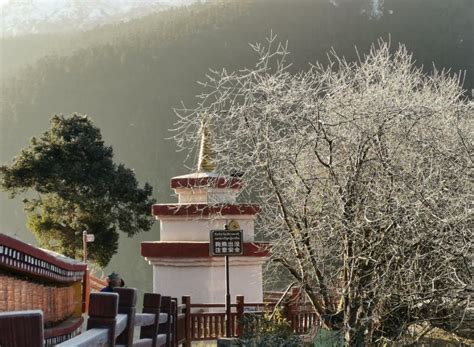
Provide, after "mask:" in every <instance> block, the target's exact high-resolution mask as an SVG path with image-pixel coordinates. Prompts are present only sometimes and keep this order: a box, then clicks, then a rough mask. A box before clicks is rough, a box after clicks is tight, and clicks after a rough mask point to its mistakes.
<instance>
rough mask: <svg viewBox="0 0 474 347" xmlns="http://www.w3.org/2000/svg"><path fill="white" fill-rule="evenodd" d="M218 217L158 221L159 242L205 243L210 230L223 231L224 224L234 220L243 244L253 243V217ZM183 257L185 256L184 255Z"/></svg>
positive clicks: (175, 218)
mask: <svg viewBox="0 0 474 347" xmlns="http://www.w3.org/2000/svg"><path fill="white" fill-rule="evenodd" d="M235 217H236V216H219V217H213V218H208V219H202V217H199V219H198V218H195V219H192V218H183V217H181V216H180V217H169V218H166V219H165V218H162V219H161V220H160V241H191V242H192V241H206V242H209V233H210V230H223V229H224V226H225V225H226V223H228V222H230V221H231V220H236V221H237V222H238V223H239V225H240V229H242V230H243V239H244V242H252V241H254V219H255V217H254V216H238V217H237V218H235ZM184 255H185V254H184Z"/></svg>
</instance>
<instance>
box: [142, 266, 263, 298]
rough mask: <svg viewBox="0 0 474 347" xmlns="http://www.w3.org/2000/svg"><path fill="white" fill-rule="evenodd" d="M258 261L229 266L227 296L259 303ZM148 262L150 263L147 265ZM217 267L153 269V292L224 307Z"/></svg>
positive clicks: (222, 281) (222, 280)
mask: <svg viewBox="0 0 474 347" xmlns="http://www.w3.org/2000/svg"><path fill="white" fill-rule="evenodd" d="M262 261H263V259H258V260H257V261H255V262H254V264H245V265H232V262H231V266H230V294H231V300H232V302H234V301H235V296H236V295H244V297H245V301H247V302H262V301H263V293H262V288H263V283H262ZM151 262H152V261H151ZM220 263H221V264H220V265H212V266H210V265H207V266H167V265H155V264H154V265H153V292H155V293H160V294H162V295H170V296H174V297H177V298H179V299H180V298H181V296H183V295H190V296H191V302H195V303H224V300H225V271H224V265H223V261H222V262H220Z"/></svg>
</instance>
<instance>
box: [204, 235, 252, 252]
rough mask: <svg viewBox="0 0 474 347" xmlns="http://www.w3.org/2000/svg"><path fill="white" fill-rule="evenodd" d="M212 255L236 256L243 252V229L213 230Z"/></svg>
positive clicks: (211, 238) (211, 236) (211, 237)
mask: <svg viewBox="0 0 474 347" xmlns="http://www.w3.org/2000/svg"><path fill="white" fill-rule="evenodd" d="M210 240H211V242H210V244H209V246H210V253H211V256H225V255H228V256H236V255H242V254H243V244H244V243H243V238H242V230H211V235H210Z"/></svg>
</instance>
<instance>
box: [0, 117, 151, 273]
mask: <svg viewBox="0 0 474 347" xmlns="http://www.w3.org/2000/svg"><path fill="white" fill-rule="evenodd" d="M0 187H1V188H2V189H3V190H5V191H8V192H10V194H11V197H14V196H15V195H17V194H18V193H21V192H26V191H29V190H33V191H36V193H37V194H38V195H37V196H36V197H34V198H27V199H24V203H25V210H26V211H27V214H28V227H29V228H30V229H31V231H32V232H33V233H34V234H35V235H36V236H37V238H38V241H39V244H40V246H42V247H45V248H48V249H51V250H54V251H57V252H60V253H63V254H65V255H67V256H69V257H73V258H78V257H80V255H81V252H82V231H83V230H87V231H88V232H89V233H92V234H94V235H95V242H94V243H92V244H91V245H90V248H89V255H90V259H91V260H93V261H95V262H97V263H98V264H99V265H100V266H106V265H107V264H108V262H109V261H110V259H111V257H112V256H113V255H114V254H115V253H116V252H117V246H118V240H119V234H118V232H117V230H122V231H123V232H125V233H126V234H127V235H128V236H129V237H131V236H133V235H134V234H136V233H138V232H140V231H141V230H149V229H150V227H151V225H152V219H151V218H150V217H149V215H150V214H149V211H150V205H151V204H152V203H153V202H154V200H153V199H152V198H150V196H151V193H152V187H151V186H150V185H149V184H148V183H145V185H144V187H143V188H140V187H139V185H138V182H137V179H136V178H135V173H134V172H133V171H132V170H130V169H128V168H126V167H125V166H123V165H122V164H119V165H117V164H115V163H114V161H113V150H112V147H110V146H105V145H104V141H103V140H102V136H101V133H100V130H99V129H98V128H97V127H96V126H94V124H93V122H92V121H91V119H90V118H88V117H87V116H82V115H77V114H73V115H72V116H70V117H64V116H54V117H53V118H52V119H51V127H50V129H49V130H47V131H46V132H44V133H43V135H42V136H41V137H40V138H39V139H36V138H32V139H31V143H30V144H29V146H27V147H26V148H24V149H23V150H22V151H21V153H20V154H19V155H18V156H17V157H15V158H14V159H13V163H12V164H11V165H9V166H8V165H4V166H1V167H0ZM29 196H31V195H29Z"/></svg>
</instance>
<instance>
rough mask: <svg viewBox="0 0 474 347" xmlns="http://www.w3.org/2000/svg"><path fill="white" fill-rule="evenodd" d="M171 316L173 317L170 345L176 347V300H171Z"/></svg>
mask: <svg viewBox="0 0 474 347" xmlns="http://www.w3.org/2000/svg"><path fill="white" fill-rule="evenodd" d="M171 312H172V313H171V315H172V316H173V320H172V322H171V324H172V332H173V333H172V335H171V345H172V346H174V347H178V299H177V298H172V299H171Z"/></svg>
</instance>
